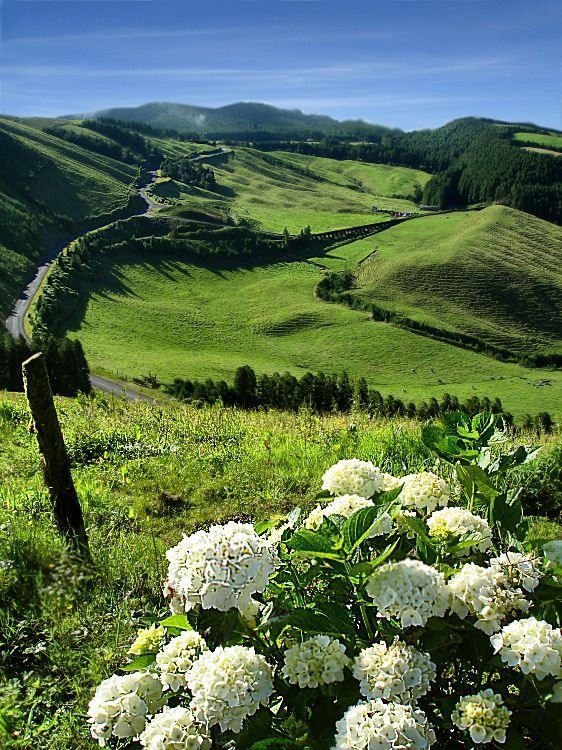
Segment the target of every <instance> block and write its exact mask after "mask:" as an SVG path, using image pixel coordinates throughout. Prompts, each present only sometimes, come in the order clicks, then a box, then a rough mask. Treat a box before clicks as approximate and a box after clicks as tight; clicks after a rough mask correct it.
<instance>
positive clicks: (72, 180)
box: [0, 118, 138, 319]
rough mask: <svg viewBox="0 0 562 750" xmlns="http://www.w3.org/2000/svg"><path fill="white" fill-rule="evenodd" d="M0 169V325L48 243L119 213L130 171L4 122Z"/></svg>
mask: <svg viewBox="0 0 562 750" xmlns="http://www.w3.org/2000/svg"><path fill="white" fill-rule="evenodd" d="M0 161H1V164H2V170H1V172H0V319H2V318H3V316H4V315H5V314H6V312H7V311H8V310H9V309H10V307H11V303H12V301H13V299H14V297H16V296H17V295H18V294H19V293H20V291H21V289H22V287H23V286H24V285H25V280H26V278H27V276H29V275H30V274H31V273H32V272H33V269H34V268H35V266H36V265H37V263H38V262H39V261H40V260H41V259H42V258H43V257H44V256H45V255H46V253H47V252H48V250H49V247H50V245H51V244H52V243H54V242H55V241H56V240H58V239H60V238H62V237H63V236H68V234H69V233H70V232H71V231H72V230H73V228H75V227H76V226H77V225H80V224H82V223H85V222H95V221H97V220H98V219H99V218H100V217H103V216H106V215H108V214H112V213H115V212H118V211H120V210H123V209H125V207H126V206H127V204H128V203H129V201H130V199H131V198H132V196H133V195H134V184H133V183H134V181H135V179H136V177H137V174H138V170H137V169H134V168H133V167H130V166H128V165H126V164H122V163H120V162H118V161H115V160H113V159H109V158H107V157H104V156H100V155H98V154H93V153H91V152H89V151H86V150H84V149H82V148H80V147H78V146H76V145H74V144H70V143H66V142H65V141H63V140H61V139H59V138H55V137H54V136H51V135H47V134H46V133H43V132H42V131H40V130H37V129H36V128H33V127H30V126H29V125H26V124H24V123H21V122H18V121H15V120H9V119H4V118H0Z"/></svg>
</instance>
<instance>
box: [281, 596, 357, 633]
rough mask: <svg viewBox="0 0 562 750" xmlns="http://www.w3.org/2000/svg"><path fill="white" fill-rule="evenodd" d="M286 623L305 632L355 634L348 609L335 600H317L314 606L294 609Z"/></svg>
mask: <svg viewBox="0 0 562 750" xmlns="http://www.w3.org/2000/svg"><path fill="white" fill-rule="evenodd" d="M286 623H287V624H288V625H292V626H293V627H296V628H299V630H303V631H304V632H306V633H311V634H317V633H325V634H330V635H349V636H352V635H354V634H355V626H354V624H353V619H352V617H351V614H350V612H349V610H348V609H347V608H346V607H344V606H343V605H342V604H337V603H336V602H318V603H317V604H315V605H314V608H305V607H301V608H299V609H294V610H293V611H292V612H290V613H289V615H288V616H287V618H286Z"/></svg>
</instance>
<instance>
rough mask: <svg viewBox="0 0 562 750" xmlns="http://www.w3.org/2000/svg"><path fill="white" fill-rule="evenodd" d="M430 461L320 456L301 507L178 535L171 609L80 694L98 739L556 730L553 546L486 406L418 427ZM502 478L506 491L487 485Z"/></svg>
mask: <svg viewBox="0 0 562 750" xmlns="http://www.w3.org/2000/svg"><path fill="white" fill-rule="evenodd" d="M423 438H424V442H425V443H426V445H427V446H428V449H430V450H432V451H433V452H434V453H437V454H438V456H439V461H438V464H437V465H436V467H435V468H436V470H437V471H440V473H441V474H442V476H437V475H436V474H433V473H431V472H426V471H424V472H421V473H419V474H409V475H407V476H406V477H391V476H389V475H388V474H385V473H383V472H382V471H380V470H379V469H378V468H377V467H376V466H374V465H373V464H372V463H371V462H367V461H360V460H358V459H352V460H345V461H340V462H339V463H337V464H335V465H334V466H332V467H331V468H327V470H326V473H325V474H324V477H323V485H322V487H323V490H322V492H321V493H320V494H319V495H318V498H317V501H318V502H319V505H318V506H317V507H316V508H315V509H314V510H313V511H312V512H311V513H309V514H301V513H300V511H299V510H298V509H297V510H295V511H293V512H292V513H291V514H290V515H289V516H288V517H287V518H284V519H276V520H275V521H271V522H261V523H258V524H256V525H255V526H252V525H250V524H245V523H244V524H243V523H237V522H234V521H232V522H229V523H227V524H224V525H216V526H212V527H211V528H209V529H208V530H202V531H198V532H196V533H195V534H192V535H191V536H185V537H184V538H183V540H181V541H180V542H179V543H178V545H177V546H176V547H174V548H172V549H171V550H169V552H168V554H167V556H168V562H169V569H168V575H167V579H166V581H165V583H164V596H165V597H166V599H167V602H168V606H169V608H170V610H171V614H170V615H168V616H167V617H164V618H163V619H160V618H158V617H157V616H155V617H154V618H153V621H152V622H150V623H146V624H147V625H148V626H149V627H147V628H146V629H145V630H142V631H140V632H139V633H138V635H137V638H136V639H135V641H134V643H133V644H132V646H131V648H130V651H129V655H130V656H131V657H133V658H131V660H130V661H129V662H127V663H124V666H123V671H124V672H125V674H124V675H121V676H119V675H113V676H112V677H109V678H108V679H107V680H105V681H104V682H102V683H101V685H100V686H99V687H98V688H97V690H96V692H95V695H94V696H93V698H92V700H91V703H90V706H89V724H90V730H91V734H92V737H93V738H94V739H95V740H97V741H98V742H99V744H100V745H102V746H103V745H106V744H113V746H114V747H125V745H124V744H123V743H124V742H125V743H127V744H126V746H127V747H139V748H142V747H144V748H148V749H149V750H190V749H191V748H198V749H199V750H208V749H209V750H210V749H211V748H217V750H227V749H234V748H236V749H237V750H273V748H277V749H286V750H297V748H300V749H301V750H363V749H365V750H393V749H396V750H426V749H429V748H431V747H434V748H444V749H445V748H446V749H449V748H451V749H453V750H454V749H455V748H459V749H461V750H462V749H463V748H466V750H468V749H469V748H474V747H475V746H476V745H489V746H490V747H496V748H497V747H500V746H502V747H505V748H508V749H509V748H511V750H520V749H521V748H541V749H544V750H548V749H549V748H551V749H552V750H554V749H555V748H558V747H560V746H561V745H562V709H561V707H560V706H559V705H557V704H558V703H560V702H562V636H561V633H560V618H561V616H562V605H561V601H560V594H561V592H562V554H561V543H560V542H556V541H555V542H552V541H549V540H546V539H542V540H541V539H539V538H537V535H536V533H529V528H530V527H529V522H528V520H527V519H526V518H525V516H524V514H523V509H522V508H521V506H520V503H519V501H518V493H517V489H516V488H510V487H509V482H508V481H506V476H505V475H506V473H507V472H508V471H509V470H510V469H511V468H512V467H514V466H517V465H518V464H521V463H523V462H525V461H529V460H532V458H533V455H534V454H533V452H532V451H531V450H530V449H526V448H518V449H517V450H516V451H511V452H509V451H507V450H505V446H504V445H503V442H505V440H506V436H505V433H504V431H503V429H502V423H501V421H500V418H499V417H497V416H495V415H489V414H481V415H477V416H476V417H474V418H473V419H472V420H470V419H469V418H468V417H465V416H464V415H460V414H459V415H450V416H448V417H447V418H446V419H445V421H444V423H442V424H440V425H429V426H427V427H426V428H424V432H423ZM506 488H507V489H506Z"/></svg>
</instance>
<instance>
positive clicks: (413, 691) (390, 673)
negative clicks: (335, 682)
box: [353, 640, 436, 703]
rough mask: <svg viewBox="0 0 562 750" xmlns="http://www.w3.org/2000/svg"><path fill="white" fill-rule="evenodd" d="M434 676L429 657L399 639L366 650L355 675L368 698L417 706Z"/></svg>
mask: <svg viewBox="0 0 562 750" xmlns="http://www.w3.org/2000/svg"><path fill="white" fill-rule="evenodd" d="M435 675H436V672H435V664H434V663H433V662H432V661H431V659H430V657H429V654H425V653H422V652H421V651H418V650H417V649H415V648H413V646H408V645H407V644H406V643H403V642H402V641H399V640H395V641H394V643H392V644H391V645H390V646H388V645H387V644H386V643H385V642H384V641H382V642H381V643H375V644H374V645H373V646H370V647H369V648H366V649H363V651H361V653H360V654H359V656H358V657H357V658H356V659H355V663H354V665H353V676H354V677H355V678H356V679H357V680H359V684H360V690H361V694H362V695H364V696H365V698H368V699H375V698H382V699H383V700H387V701H388V700H392V701H397V702H398V703H415V701H417V700H418V698H421V697H422V696H423V695H425V694H426V693H427V692H428V690H429V687H430V683H431V682H432V681H433V680H434V679H435Z"/></svg>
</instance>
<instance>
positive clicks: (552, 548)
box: [543, 539, 562, 566]
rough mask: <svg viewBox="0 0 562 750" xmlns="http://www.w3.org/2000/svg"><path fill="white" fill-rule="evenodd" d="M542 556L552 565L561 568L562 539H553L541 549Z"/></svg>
mask: <svg viewBox="0 0 562 750" xmlns="http://www.w3.org/2000/svg"><path fill="white" fill-rule="evenodd" d="M543 552H544V556H545V557H546V559H547V560H548V561H549V562H551V563H553V565H558V566H562V539H554V540H553V541H552V542H548V543H547V544H545V545H544V547H543Z"/></svg>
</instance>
